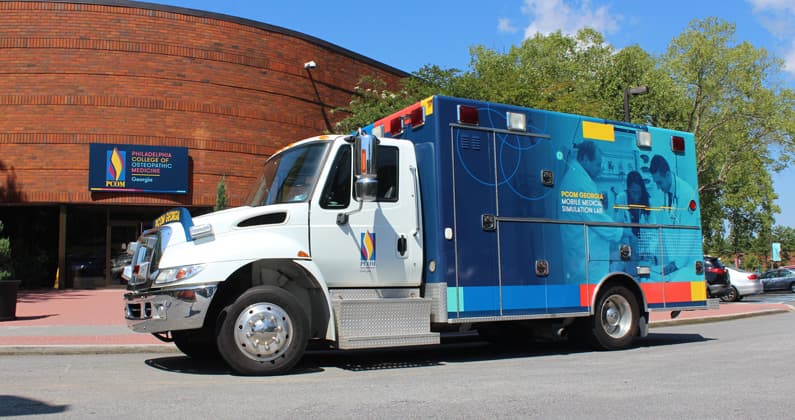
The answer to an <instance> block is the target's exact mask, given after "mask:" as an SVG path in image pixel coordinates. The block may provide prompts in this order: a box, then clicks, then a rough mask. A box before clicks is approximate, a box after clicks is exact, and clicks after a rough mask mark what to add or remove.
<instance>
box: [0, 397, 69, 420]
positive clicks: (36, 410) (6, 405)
mask: <svg viewBox="0 0 795 420" xmlns="http://www.w3.org/2000/svg"><path fill="white" fill-rule="evenodd" d="M68 409H69V406H68V405H50V404H47V403H46V402H43V401H39V400H34V399H32V398H26V397H19V396H16V395H0V417H6V416H29V415H36V414H55V413H63V412H65V411H66V410H68Z"/></svg>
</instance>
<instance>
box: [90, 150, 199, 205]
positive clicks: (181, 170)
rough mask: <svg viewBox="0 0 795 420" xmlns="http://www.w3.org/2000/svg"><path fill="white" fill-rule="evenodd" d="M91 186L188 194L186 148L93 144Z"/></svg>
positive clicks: (106, 189) (125, 190)
mask: <svg viewBox="0 0 795 420" xmlns="http://www.w3.org/2000/svg"><path fill="white" fill-rule="evenodd" d="M88 189H89V190H91V191H102V192H136V193H140V192H146V193H170V194H187V192H188V149H187V148H186V147H165V146H162V147H161V146H138V145H131V144H91V149H90V154H89V163H88Z"/></svg>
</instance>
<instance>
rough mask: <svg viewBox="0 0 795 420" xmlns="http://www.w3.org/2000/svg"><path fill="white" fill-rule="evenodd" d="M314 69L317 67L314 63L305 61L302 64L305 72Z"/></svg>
mask: <svg viewBox="0 0 795 420" xmlns="http://www.w3.org/2000/svg"><path fill="white" fill-rule="evenodd" d="M315 67H317V63H315V62H314V61H307V62H306V63H304V68H305V69H307V70H310V69H313V68H315Z"/></svg>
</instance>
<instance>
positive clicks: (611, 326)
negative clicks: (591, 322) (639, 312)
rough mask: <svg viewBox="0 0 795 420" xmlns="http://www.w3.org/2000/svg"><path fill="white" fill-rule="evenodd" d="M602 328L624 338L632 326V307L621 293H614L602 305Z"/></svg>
mask: <svg viewBox="0 0 795 420" xmlns="http://www.w3.org/2000/svg"><path fill="white" fill-rule="evenodd" d="M601 320H602V328H603V329H604V331H605V333H607V335H609V336H610V337H613V338H622V337H624V336H625V335H626V334H627V332H629V329H630V327H631V326H632V307H631V306H630V304H629V301H628V300H627V299H626V298H624V296H621V295H612V296H610V297H608V298H607V300H605V303H604V305H603V306H602V316H601Z"/></svg>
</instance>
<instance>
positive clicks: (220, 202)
mask: <svg viewBox="0 0 795 420" xmlns="http://www.w3.org/2000/svg"><path fill="white" fill-rule="evenodd" d="M226 205H227V196H226V175H224V176H222V177H221V180H220V181H218V187H217V188H216V189H215V206H214V207H213V210H215V211H219V210H223V209H225V208H226Z"/></svg>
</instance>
